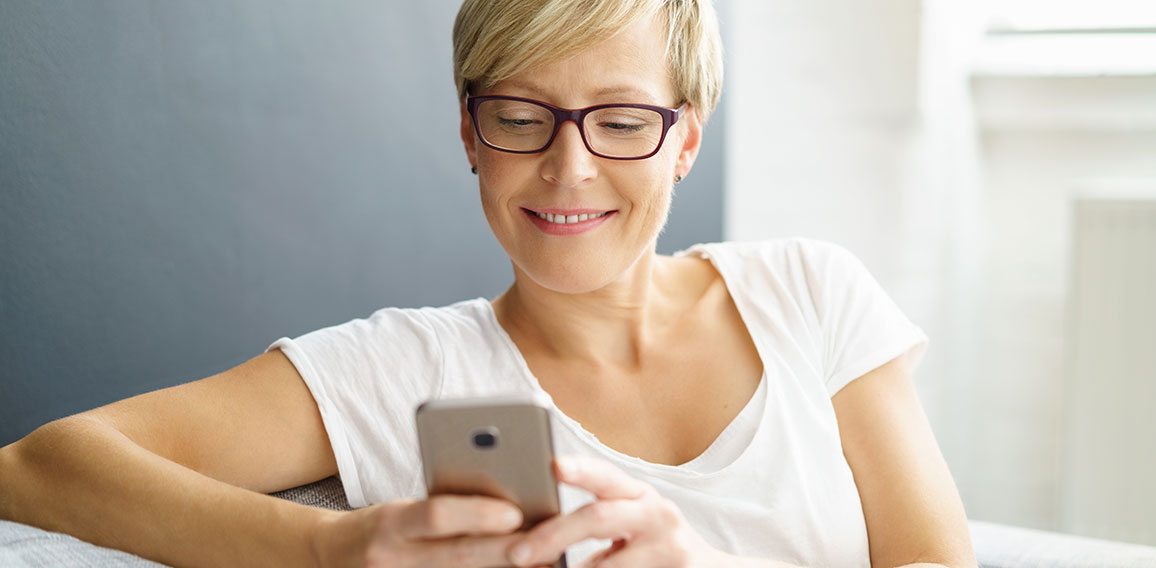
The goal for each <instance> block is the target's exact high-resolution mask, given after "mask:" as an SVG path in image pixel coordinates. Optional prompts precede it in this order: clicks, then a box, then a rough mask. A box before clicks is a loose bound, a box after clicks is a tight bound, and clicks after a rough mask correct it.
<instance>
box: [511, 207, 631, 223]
mask: <svg viewBox="0 0 1156 568" xmlns="http://www.w3.org/2000/svg"><path fill="white" fill-rule="evenodd" d="M525 211H526V212H527V213H529V214H531V215H535V216H537V217H538V218H539V219H542V220H543V221H546V222H547V223H553V224H555V225H571V224H574V223H581V222H583V221H590V220H592V219H598V218H600V217H605V216H607V215H609V214H611V213H613V212H614V211H603V212H601V213H582V214H578V215H562V214H554V213H540V212H538V211H533V210H530V209H525Z"/></svg>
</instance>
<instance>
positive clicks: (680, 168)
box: [674, 105, 702, 177]
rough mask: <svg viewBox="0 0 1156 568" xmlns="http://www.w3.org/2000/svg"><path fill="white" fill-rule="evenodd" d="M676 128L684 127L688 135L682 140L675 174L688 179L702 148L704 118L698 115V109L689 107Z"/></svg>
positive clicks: (675, 165)
mask: <svg viewBox="0 0 1156 568" xmlns="http://www.w3.org/2000/svg"><path fill="white" fill-rule="evenodd" d="M676 126H682V128H683V131H684V132H685V133H686V135H685V137H684V138H683V139H682V148H681V149H679V151H678V160H677V161H676V162H675V163H674V173H675V175H679V176H682V177H686V176H687V174H689V173H690V169H691V168H692V167H693V166H694V160H695V158H697V157H698V150H699V148H701V147H702V118H701V117H699V115H698V109H697V108H695V107H694V106H693V105H687V107H686V111H685V112H683V113H682V118H681V119H679V121H678V125H676Z"/></svg>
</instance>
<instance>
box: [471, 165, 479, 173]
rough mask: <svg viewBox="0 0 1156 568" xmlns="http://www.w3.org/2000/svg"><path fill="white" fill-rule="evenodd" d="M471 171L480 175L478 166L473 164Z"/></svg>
mask: <svg viewBox="0 0 1156 568" xmlns="http://www.w3.org/2000/svg"><path fill="white" fill-rule="evenodd" d="M470 173H471V174H474V175H478V168H477V166H473V167H471V168H470Z"/></svg>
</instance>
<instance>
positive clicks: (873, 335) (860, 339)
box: [799, 240, 927, 396]
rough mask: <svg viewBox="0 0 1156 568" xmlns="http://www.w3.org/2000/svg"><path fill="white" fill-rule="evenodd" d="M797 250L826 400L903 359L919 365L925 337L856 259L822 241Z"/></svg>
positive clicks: (801, 245) (810, 242)
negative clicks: (909, 357) (815, 328)
mask: <svg viewBox="0 0 1156 568" xmlns="http://www.w3.org/2000/svg"><path fill="white" fill-rule="evenodd" d="M799 246H800V248H802V249H803V250H802V251H801V252H802V254H801V257H802V258H803V259H804V264H805V266H804V270H805V271H806V277H807V283H808V288H809V289H810V292H811V299H812V301H813V302H814V306H815V314H816V316H817V318H818V323H819V333H820V334H821V336H822V338H821V345H822V350H823V353H822V357H823V362H822V364H823V376H824V381H825V383H826V387H827V393H828V395H830V396H835V393H837V392H839V390H841V389H842V388H843V387H845V386H847V384H849V383H850V382H851V381H853V380H855V379H857V378H859V377H861V376H863V375H865V374H867V373H868V372H870V371H872V370H874V369H876V368H878V367H880V366H882V365H883V364H885V363H887V362H888V361H891V360H892V359H895V358H896V357H899V356H900V355H903V354H905V353H908V352H911V353H912V357H913V360H912V365H914V364H916V363H918V361H919V359H921V358H922V355H923V350H924V348H925V346H926V344H927V335H926V334H924V332H923V330H921V329H920V328H919V327H918V326H916V325H915V324H914V323H912V322H911V320H909V319H908V318H907V316H906V315H904V313H903V311H902V310H900V309H899V306H897V305H896V304H895V302H894V301H893V300H892V299H891V297H890V296H888V295H887V292H885V291H884V290H883V287H882V286H880V285H879V283H878V282H877V281H876V280H875V278H874V277H872V276H871V273H870V272H869V271H868V270H867V267H866V266H864V265H863V263H862V262H861V261H860V260H859V259H858V258H856V257H855V255H853V254H852V253H851V252H850V251H848V250H847V249H845V248H843V247H840V246H838V245H834V244H831V243H826V242H820V241H806V240H801V241H799Z"/></svg>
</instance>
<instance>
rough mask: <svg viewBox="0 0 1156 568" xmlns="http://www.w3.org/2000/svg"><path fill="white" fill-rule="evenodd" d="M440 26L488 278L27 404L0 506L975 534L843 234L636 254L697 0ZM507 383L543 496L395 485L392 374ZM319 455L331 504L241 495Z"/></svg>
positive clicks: (781, 545) (559, 537) (532, 4)
mask: <svg viewBox="0 0 1156 568" xmlns="http://www.w3.org/2000/svg"><path fill="white" fill-rule="evenodd" d="M454 48H455V57H454V70H455V78H456V80H457V84H458V90H459V95H460V98H461V102H462V107H461V136H462V140H463V142H464V145H465V150H466V156H467V158H468V161H469V166H470V167H471V168H472V169H473V170H474V172H475V173H476V174H477V175H478V180H479V188H480V193H481V198H482V206H483V211H484V212H485V215H486V219H487V220H488V221H489V224H490V227H491V229H492V230H493V232H494V235H495V236H496V237H497V239H498V241H499V242H500V243H501V245H502V247H503V248H504V249H505V250H506V252H507V253H508V254H509V256H510V259H511V261H512V264H513V268H514V283H513V285H511V287H510V288H509V289H508V290H507V291H506V292H505V293H504V294H502V295H501V296H500V297H498V298H497V299H495V300H493V301H492V302H490V301H487V300H481V299H479V300H473V301H467V302H462V303H459V304H455V305H452V306H448V307H444V308H426V309H421V310H397V309H386V310H381V311H379V312H377V313H375V314H373V316H372V317H370V318H368V319H365V320H355V321H352V322H349V323H347V324H343V325H340V326H336V327H333V328H329V329H325V330H320V331H317V332H314V333H311V334H308V335H306V336H303V337H301V338H297V339H295V340H290V339H282V340H280V341H278V342H277V343H275V344H274V345H273V346H272V347H271V348H270V350H269V351H268V352H267V353H265V354H264V355H261V356H259V357H256V358H255V359H253V360H251V361H249V362H247V363H245V364H243V365H241V366H239V367H237V368H235V369H232V370H230V371H228V372H225V373H222V374H220V375H217V376H214V377H210V378H207V379H204V380H202V381H198V382H195V383H190V384H188V385H183V386H180V387H175V388H171V389H166V390H162V391H158V392H154V393H149V394H146V395H142V396H139V397H135V398H132V399H128V400H125V401H121V402H118V403H115V404H112V405H109V406H107V407H103V408H98V409H95V410H92V411H89V412H86V413H83V414H80V415H77V416H74V417H70V418H66V419H63V420H59V421H56V422H53V423H51V424H48V425H46V426H44V427H42V428H40V429H38V430H36V431H35V432H33V433H32V434H30V435H29V436H28V437H27V438H25V439H23V440H21V441H20V442H17V443H16V444H13V445H11V446H8V447H6V448H4V449H3V450H2V451H0V466H2V467H0V487H2V488H3V491H2V492H0V517H2V518H5V519H13V520H18V521H21V522H25V523H29V524H34V525H37V526H41V527H45V528H48V529H51V530H58V531H64V532H68V533H71V534H75V535H77V536H79V537H81V538H84V539H86V540H89V541H92V542H95V543H98V544H103V545H106V546H112V547H116V548H122V549H125V550H129V551H132V552H135V553H138V554H141V555H143V556H146V557H150V558H155V559H157V560H160V561H162V562H166V563H170V564H177V565H205V566H224V565H228V566H232V565H241V564H268V565H278V566H290V565H307V566H366V565H372V566H494V565H504V564H516V565H518V566H534V565H544V564H549V563H550V562H552V561H553V560H554V559H556V558H557V557H558V556H559V555H561V554H562V553H563V551H566V550H569V558H570V560H571V562H572V563H575V562H576V561H582V560H586V561H588V562H590V563H593V564H596V565H598V566H747V565H749V566H868V565H871V566H895V565H905V564H912V565H913V564H915V563H927V564H929V565H947V566H964V565H974V564H975V560H974V558H973V555H972V552H971V547H970V542H969V538H968V533H967V524H966V518H965V516H964V513H963V508H962V505H961V503H960V499H959V497H958V494H957V492H956V490H955V487H954V485H953V482H952V480H951V477H950V474H949V473H948V471H947V468H946V466H945V464H944V462H943V459H942V457H941V456H940V453H939V450H938V448H937V446H936V444H935V441H934V438H933V437H932V434H931V432H930V429H929V427H928V425H927V422H926V419H925V418H924V416H923V413H922V410H921V409H920V406H919V403H918V401H917V399H916V397H915V394H914V390H913V388H912V385H911V380H910V373H911V368H912V366H913V365H914V363H915V359H916V358H917V357H918V354H919V352H920V351H921V349H922V345H923V344H924V342H925V338H924V337H923V335H922V333H921V332H920V331H919V330H918V328H916V327H915V326H914V325H912V324H911V323H910V322H908V321H907V319H906V318H905V317H903V315H902V314H901V313H900V312H899V311H898V310H897V308H896V307H895V306H894V304H893V303H891V301H890V300H889V299H888V298H887V297H886V295H885V294H884V293H883V292H882V291H881V290H880V289H879V287H878V286H877V285H876V284H875V283H874V282H873V281H872V280H871V278H870V276H869V275H868V274H867V273H866V271H865V270H864V269H863V267H862V266H861V265H860V264H859V263H858V262H857V261H856V260H855V259H854V258H853V257H851V256H850V255H849V254H848V253H846V252H845V251H843V250H842V249H839V248H837V247H834V246H831V245H826V244H823V243H817V242H812V241H804V240H792V241H776V242H769V243H755V244H743V245H735V244H714V245H703V246H699V247H695V248H693V249H691V250H690V251H686V252H685V253H683V254H680V255H676V256H674V257H665V256H659V255H657V254H656V252H655V243H656V240H657V237H658V234H659V232H660V231H661V229H662V226H663V224H664V222H665V221H666V217H667V213H668V211H669V207H670V201H671V196H672V193H673V186H674V185H675V184H676V183H678V181H680V180H681V179H682V177H685V176H686V175H688V174H689V173H690V171H691V168H692V166H693V164H694V161H695V156H696V154H697V152H698V149H699V144H700V141H701V137H702V129H703V124H704V123H705V121H706V119H707V117H708V116H709V114H710V111H711V110H712V108H713V106H714V104H715V102H716V101H717V99H718V94H719V90H720V87H721V64H720V58H719V54H720V47H719V44H718V32H717V25H716V23H715V19H714V14H713V9H712V8H711V6H710V3H709V1H708V0H698V1H694V0H681V1H680V0H607V1H602V2H590V1H589V0H554V1H542V0H467V1H466V2H465V4H464V5H463V6H462V8H461V11H460V13H459V16H458V20H457V23H456V25H455V28H454ZM575 109H576V110H575ZM509 391H524V392H545V393H546V394H548V395H549V397H550V399H551V400H552V403H553V408H552V412H553V416H554V419H555V424H556V426H557V432H556V435H557V445H558V449H559V452H560V453H561V454H563V455H562V457H560V458H559V459H558V461H557V473H558V476H559V480H560V481H561V482H562V483H563V484H564V488H563V489H564V495H563V501H564V509H565V511H566V512H565V513H564V514H563V515H560V516H558V517H555V518H553V519H550V520H548V521H546V522H544V523H542V524H540V525H538V526H537V527H535V528H534V529H532V530H530V531H528V532H525V533H519V532H515V530H516V527H518V526H519V525H520V522H521V519H520V514H519V512H518V511H517V509H516V508H514V507H512V506H510V505H508V504H505V503H503V502H500V501H497V500H493V499H486V498H481V497H453V496H439V497H433V498H429V499H422V498H421V495H422V487H421V478H420V466H419V465H418V461H417V448H416V440H415V437H414V432H413V420H412V413H413V409H414V407H415V406H416V405H417V404H418V403H420V402H422V401H423V400H426V399H429V398H438V397H457V396H471V395H484V394H493V393H497V392H509ZM338 473H339V474H340V475H341V478H342V482H343V484H344V486H345V489H346V493H347V495H348V496H349V499H350V501H351V503H352V504H354V505H356V506H360V507H361V508H360V509H358V510H356V511H352V512H332V511H321V510H315V509H310V508H308V507H304V506H300V505H297V504H294V503H289V502H285V501H281V500H278V499H274V498H271V497H268V496H265V495H263V493H268V492H271V491H275V490H280V489H284V488H288V487H293V486H297V485H301V484H304V483H307V482H311V481H315V480H318V479H322V478H324V477H327V476H330V475H334V474H338ZM607 541H610V545H609V546H607Z"/></svg>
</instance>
